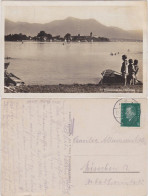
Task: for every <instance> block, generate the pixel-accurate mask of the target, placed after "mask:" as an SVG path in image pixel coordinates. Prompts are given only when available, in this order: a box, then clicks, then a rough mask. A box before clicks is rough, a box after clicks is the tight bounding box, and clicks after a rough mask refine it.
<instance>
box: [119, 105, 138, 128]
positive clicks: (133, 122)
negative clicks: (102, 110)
mask: <svg viewBox="0 0 148 196" xmlns="http://www.w3.org/2000/svg"><path fill="white" fill-rule="evenodd" d="M121 126H122V127H140V104H139V103H121Z"/></svg>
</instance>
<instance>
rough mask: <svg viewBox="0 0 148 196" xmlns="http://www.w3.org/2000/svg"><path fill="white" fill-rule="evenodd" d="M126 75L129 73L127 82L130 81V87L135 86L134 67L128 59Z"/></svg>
mask: <svg viewBox="0 0 148 196" xmlns="http://www.w3.org/2000/svg"><path fill="white" fill-rule="evenodd" d="M128 73H129V80H130V85H135V73H136V70H135V66H134V64H133V60H132V59H129V65H128Z"/></svg>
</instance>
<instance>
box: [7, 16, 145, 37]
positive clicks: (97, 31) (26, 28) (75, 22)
mask: <svg viewBox="0 0 148 196" xmlns="http://www.w3.org/2000/svg"><path fill="white" fill-rule="evenodd" d="M40 31H45V32H46V33H50V34H52V35H61V36H64V35H65V34H66V33H70V34H71V35H78V34H80V35H89V34H90V32H92V33H93V35H97V36H99V37H107V38H110V39H117V40H120V39H126V40H127V39H131V40H143V33H142V30H131V31H126V30H123V29H121V28H118V27H112V26H110V27H109V26H105V25H103V24H101V23H100V22H98V21H97V20H95V19H77V18H73V17H68V18H66V19H64V20H55V21H52V22H49V23H45V24H39V23H27V22H12V21H10V20H7V19H6V21H5V35H8V34H15V33H22V34H26V35H30V36H35V35H37V34H38V33H39V32H40Z"/></svg>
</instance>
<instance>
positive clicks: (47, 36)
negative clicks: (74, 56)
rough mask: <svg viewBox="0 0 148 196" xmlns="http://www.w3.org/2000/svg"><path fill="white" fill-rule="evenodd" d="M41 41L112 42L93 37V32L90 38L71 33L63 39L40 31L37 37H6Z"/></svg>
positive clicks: (8, 38) (9, 39)
mask: <svg viewBox="0 0 148 196" xmlns="http://www.w3.org/2000/svg"><path fill="white" fill-rule="evenodd" d="M27 40H28V41H40V42H60V41H61V42H63V41H65V42H101V41H102V42H108V41H110V40H109V39H108V38H106V37H98V36H93V34H92V32H91V33H90V35H89V36H85V35H83V36H82V35H80V34H78V35H71V34H70V33H67V34H66V35H65V36H64V37H61V36H60V35H57V36H52V35H51V34H48V33H46V32H45V31H40V32H39V33H38V34H37V36H34V37H32V36H27V35H23V34H22V33H20V34H9V35H5V41H27Z"/></svg>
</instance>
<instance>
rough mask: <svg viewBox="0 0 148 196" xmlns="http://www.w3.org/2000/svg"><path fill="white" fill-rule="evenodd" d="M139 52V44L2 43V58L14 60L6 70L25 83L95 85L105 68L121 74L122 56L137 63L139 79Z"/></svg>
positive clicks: (140, 64)
mask: <svg viewBox="0 0 148 196" xmlns="http://www.w3.org/2000/svg"><path fill="white" fill-rule="evenodd" d="M128 49H129V51H128ZM142 51H143V49H142V43H139V42H98V43H70V44H65V45H63V43H61V42H60V43H55V42H54V43H49V42H44V43H43V42H42V43H39V42H24V43H23V44H22V43H21V42H6V43H5V57H7V56H9V57H12V58H13V59H9V61H10V62H11V64H10V66H9V68H8V71H9V72H12V73H14V74H15V75H16V76H18V77H20V78H21V79H22V80H23V81H24V82H25V83H26V84H48V85H49V84H60V83H61V84H73V83H81V84H85V83H97V82H98V81H99V78H100V76H101V72H102V71H103V70H105V69H113V70H116V71H118V72H120V69H121V64H122V58H121V56H122V55H123V54H126V55H127V56H128V58H132V59H138V60H139V67H140V70H139V73H138V79H140V80H142V55H143V54H142ZM118 52H119V54H117V53H118ZM111 53H116V55H113V56H111V55H110V54H111Z"/></svg>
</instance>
